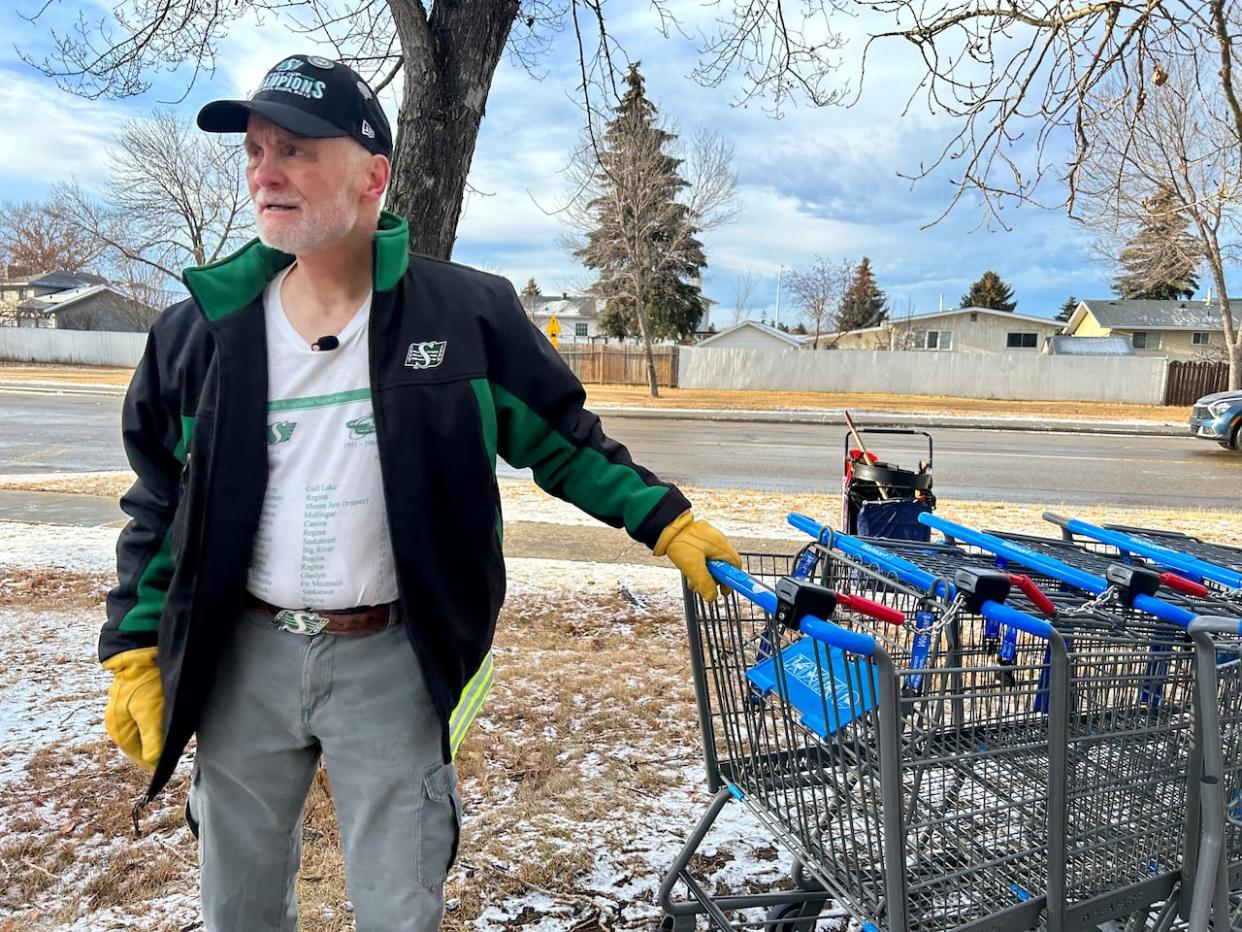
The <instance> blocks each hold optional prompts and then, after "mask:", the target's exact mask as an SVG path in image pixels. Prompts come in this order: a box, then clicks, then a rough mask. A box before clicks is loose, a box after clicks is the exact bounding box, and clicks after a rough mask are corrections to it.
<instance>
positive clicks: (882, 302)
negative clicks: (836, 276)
mask: <svg viewBox="0 0 1242 932" xmlns="http://www.w3.org/2000/svg"><path fill="white" fill-rule="evenodd" d="M887 319H888V298H887V297H886V296H885V294H884V292H883V291H881V290H880V289H879V288H878V287H877V286H876V283H875V275H874V273H873V272H872V271H871V260H870V259H868V258H867V257H866V256H863V260H862V262H860V263H858V267H857V268H856V269H854V276H853V278H852V279H851V280H850V284H849V287H848V288H846V289H845V294H844V295H842V296H841V306H840V309H839V310H838V311H837V320H836V326H837V331H838V332H842V331H845V330H858V329H859V328H862V327H878V326H879V325H880V324H882V323H884V321H885V320H887Z"/></svg>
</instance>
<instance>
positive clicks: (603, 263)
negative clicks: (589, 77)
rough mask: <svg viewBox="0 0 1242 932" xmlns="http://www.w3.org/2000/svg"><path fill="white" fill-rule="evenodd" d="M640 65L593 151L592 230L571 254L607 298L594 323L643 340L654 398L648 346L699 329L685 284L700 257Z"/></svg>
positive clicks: (700, 264)
mask: <svg viewBox="0 0 1242 932" xmlns="http://www.w3.org/2000/svg"><path fill="white" fill-rule="evenodd" d="M639 64H640V63H639V62H635V63H634V64H632V65H630V70H629V73H628V74H626V76H625V84H626V86H627V90H626V92H625V94H624V95H623V97H622V98H621V102H620V103H619V104H618V106H617V108H616V110H615V112H614V115H613V118H612V119H611V120H610V121H609V123H608V127H607V129H606V131H605V132H604V138H603V141H602V144H601V146H600V150H599V153H598V158H599V179H600V180H599V186H598V189H597V191H596V196H595V197H594V198H593V199H592V200H591V201H590V203H589V204H588V208H589V209H590V211H591V212H592V215H593V217H594V219H595V221H596V225H595V227H594V228H593V229H592V230H591V231H590V232H589V233H588V234H587V239H586V243H585V245H583V246H582V247H581V248H580V249H578V250H576V251H575V253H574V254H575V255H576V256H578V257H579V258H580V259H581V260H582V262H583V264H584V265H586V266H587V268H590V269H594V270H596V272H597V273H598V275H599V278H598V280H597V282H596V284H595V289H594V290H595V291H596V292H597V293H598V294H599V295H600V296H602V297H603V298H605V299H606V301H607V305H606V308H605V311H604V315H603V318H602V319H601V326H602V327H604V329H605V330H606V332H608V333H610V334H613V335H617V336H620V335H625V336H633V335H638V336H640V337H641V338H642V340H643V343H644V345H645V347H646V349H647V357H648V376H649V381H650V388H651V393H652V395H657V394H658V389H657V388H656V383H655V362H654V359H653V358H652V356H651V341H652V340H655V339H659V338H661V337H672V338H686V337H689V336H691V335H692V334H693V333H694V331H695V330H696V329H697V328H698V325H699V321H700V320H701V319H702V316H703V303H702V300H701V297H700V294H699V288H698V286H697V285H696V284H692V282H693V281H697V280H698V278H699V274H700V272H701V270H702V269H703V268H704V267H705V266H706V265H707V259H706V257H705V256H704V254H703V246H702V244H701V243H700V242H699V240H698V239H697V237H696V234H697V233H698V229H697V228H696V226H695V217H694V216H692V214H691V212H690V209H689V208H688V207H686V206H685V205H684V204H681V203H679V202H678V195H679V193H680V192H681V191H682V189H683V188H686V187H687V182H686V181H685V179H684V178H682V176H681V174H680V166H681V159H678V158H676V157H675V156H673V155H670V154H669V153H668V152H667V149H668V147H669V146H670V145H671V144H672V143H673V142H674V141H675V140H676V138H677V137H676V135H674V134H673V133H670V132H668V131H667V130H665V129H663V128H662V127H661V126H660V125H659V123H658V122H657V119H656V117H657V110H656V107H655V105H654V104H653V103H652V102H651V101H650V100H648V99H647V96H646V90H645V87H644V82H643V77H642V74H641V73H640V72H639V70H638V68H639Z"/></svg>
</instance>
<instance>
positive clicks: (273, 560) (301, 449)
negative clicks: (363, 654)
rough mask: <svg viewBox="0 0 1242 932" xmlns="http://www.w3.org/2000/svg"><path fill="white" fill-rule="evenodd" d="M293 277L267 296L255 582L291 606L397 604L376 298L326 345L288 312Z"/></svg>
mask: <svg viewBox="0 0 1242 932" xmlns="http://www.w3.org/2000/svg"><path fill="white" fill-rule="evenodd" d="M287 274H288V269H286V270H284V271H282V272H281V273H280V274H279V275H277V276H276V277H275V278H273V279H272V281H271V282H270V283H269V284H268V286H267V290H266V291H264V293H263V313H264V316H265V318H266V323H267V380H268V381H267V399H268V401H267V494H266V496H265V497H264V499H263V512H262V514H261V516H260V518H259V530H258V534H257V535H256V536H255V546H254V555H253V557H252V558H251V563H250V575H249V578H248V580H247V588H249V590H250V592H251V593H253V594H254V595H256V596H258V597H259V598H260V599H263V600H264V601H265V602H270V603H271V604H273V605H277V606H280V607H281V608H311V609H333V608H354V607H355V606H360V605H380V604H383V603H385V602H392V601H394V600H395V599H396V598H397V576H396V570H395V566H394V560H393V555H392V542H391V541H390V539H389V536H388V518H387V512H386V510H385V506H384V504H385V503H384V488H383V483H382V480H381V476H380V464H379V447H378V444H377V443H376V440H375V417H374V414H373V413H372V411H371V379H370V369H369V367H368V351H367V333H368V331H369V329H370V319H371V296H370V295H368V296H367V299H366V300H365V301H364V302H363V303H362V307H360V308H359V309H358V313H357V314H355V315H354V318H353V319H352V320H351V321H350V322H349V323H348V324H346V325H345V329H344V330H342V331H341V332H340V334H339V335H338V339H339V340H340V346H338V347H337V348H336V349H334V350H329V351H324V352H316V351H314V350H312V349H311V348H310V346H309V345H308V344H307V342H306V341H305V340H304V339H302V337H301V336H299V335H298V332H297V331H296V330H294V329H293V325H292V324H291V323H289V318H288V317H286V316H285V310H284V306H283V305H282V304H281V300H280V286H281V284H282V283H283V282H284V280H285V276H286V275H287Z"/></svg>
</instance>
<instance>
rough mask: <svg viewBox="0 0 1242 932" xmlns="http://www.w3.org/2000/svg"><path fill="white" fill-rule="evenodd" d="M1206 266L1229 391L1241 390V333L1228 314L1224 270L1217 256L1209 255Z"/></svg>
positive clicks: (1231, 316) (1227, 293)
mask: <svg viewBox="0 0 1242 932" xmlns="http://www.w3.org/2000/svg"><path fill="white" fill-rule="evenodd" d="M1207 259H1208V266H1209V268H1211V270H1212V284H1213V286H1214V287H1215V288H1216V294H1217V295H1218V298H1217V302H1218V306H1219V307H1220V319H1221V326H1222V328H1223V329H1224V332H1225V356H1226V358H1228V360H1229V389H1230V391H1232V390H1234V389H1238V388H1242V332H1240V331H1239V330H1238V329H1237V328H1236V327H1234V325H1233V315H1232V314H1231V313H1230V307H1229V292H1228V291H1227V290H1226V288H1225V269H1224V266H1223V264H1222V263H1221V261H1220V257H1219V255H1216V254H1213V253H1209V255H1208V257H1207Z"/></svg>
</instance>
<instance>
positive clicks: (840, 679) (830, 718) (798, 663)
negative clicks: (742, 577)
mask: <svg viewBox="0 0 1242 932" xmlns="http://www.w3.org/2000/svg"><path fill="white" fill-rule="evenodd" d="M776 663H777V658H776V657H769V658H768V659H767V660H764V661H763V662H762V663H759V664H756V665H755V666H754V667H752V668H751V669H749V670H747V671H746V678H747V679H749V680H750V681H751V682H752V683H753V684H754V685H755V687H756V688H757V689H759V690H760V691H761V692H763V693H764V694H767V693H775V692H778V691H779V687H780V686H782V685H783V686H784V687H785V689H786V690H787V693H788V694H787V695H786V694H785V693H782V694H781V699H783V700H784V701H785V702H788V703H789V704H790V705H791V706H793V707H794V708H795V709H797V710H798V711H799V712H800V713H801V716H802V717H801V722H802V724H803V725H805V726H806V727H807V728H809V729H811V731H813V732H815V734H817V735H819V736H820V737H821V738H824V739H827V738H828V736H829V735H833V734H836V733H837V732H838V731H840V730H841V729H842V728H844V727H845V726H846V725H848V724H849V723H850V722H852V721H854V719H856V718H858V717H859V716H861V715H864V714H866V713H867V712H870V711H871V710H872V709H874V708H875V693H874V687H873V686H872V683H871V676H870V675H869V673H868V667H867V663H866V661H865V660H863V659H862V658H858V657H855V658H852V659H846V656H845V653H844V651H842V650H841V649H840V648H837V647H830V646H829V645H827V644H823V643H821V642H820V641H818V640H816V639H815V638H811V637H805V638H801V639H800V640H798V641H795V642H794V643H793V644H790V645H789V646H788V647H786V648H785V649H784V650H783V651H781V653H780V663H781V666H782V667H783V668H784V672H785V675H784V678H783V683H781V682H778V680H777V674H776ZM829 691H830V692H831V695H829V696H825V692H829ZM825 710H827V716H825V714H824V713H825Z"/></svg>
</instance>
